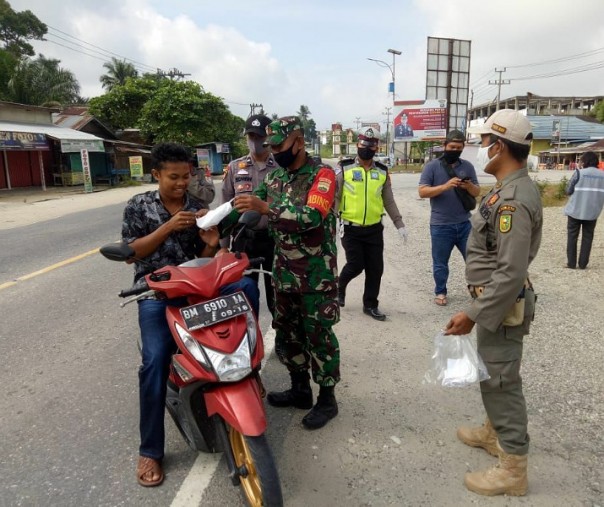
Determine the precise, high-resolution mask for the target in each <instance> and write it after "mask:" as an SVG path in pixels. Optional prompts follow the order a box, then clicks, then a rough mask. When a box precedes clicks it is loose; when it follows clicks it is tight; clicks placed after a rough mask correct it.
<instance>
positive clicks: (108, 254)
mask: <svg viewBox="0 0 604 507" xmlns="http://www.w3.org/2000/svg"><path fill="white" fill-rule="evenodd" d="M100 252H101V255H102V256H103V257H105V258H106V259H109V260H110V261H118V262H126V261H128V260H130V259H132V258H134V254H135V252H134V248H132V247H131V246H130V245H129V244H128V243H110V244H109V245H105V246H102V247H101V248H100Z"/></svg>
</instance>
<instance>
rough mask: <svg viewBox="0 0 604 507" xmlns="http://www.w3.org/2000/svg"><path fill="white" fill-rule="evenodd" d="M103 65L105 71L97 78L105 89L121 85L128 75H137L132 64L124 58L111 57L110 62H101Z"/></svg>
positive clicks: (124, 82)
mask: <svg viewBox="0 0 604 507" xmlns="http://www.w3.org/2000/svg"><path fill="white" fill-rule="evenodd" d="M103 67H104V68H106V69H107V73H106V74H103V75H102V76H101V77H100V78H99V80H100V81H101V84H102V85H103V88H105V89H106V90H111V89H113V87H115V86H118V85H120V86H123V85H124V84H126V79H128V78H129V77H138V72H137V71H136V69H135V68H134V65H132V64H131V63H129V62H127V61H126V60H118V59H117V58H114V57H112V58H111V61H110V62H105V63H104V64H103Z"/></svg>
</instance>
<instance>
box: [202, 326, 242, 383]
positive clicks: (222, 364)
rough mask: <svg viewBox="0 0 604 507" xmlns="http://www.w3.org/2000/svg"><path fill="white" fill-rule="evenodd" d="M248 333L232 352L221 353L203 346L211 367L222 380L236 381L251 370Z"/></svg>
mask: <svg viewBox="0 0 604 507" xmlns="http://www.w3.org/2000/svg"><path fill="white" fill-rule="evenodd" d="M249 342H250V340H249V337H248V333H246V334H245V336H244V337H243V340H241V343H240V344H239V347H237V350H235V351H234V352H233V353H232V354H223V353H222V352H218V351H216V350H213V349H210V348H208V347H204V350H205V353H206V354H207V356H208V359H209V360H210V363H212V367H213V368H214V371H215V372H216V375H218V378H219V379H220V380H221V381H222V382H236V381H237V380H241V379H242V378H244V377H247V376H248V375H249V374H250V373H251V372H252V366H251V364H252V358H251V352H250V343H249Z"/></svg>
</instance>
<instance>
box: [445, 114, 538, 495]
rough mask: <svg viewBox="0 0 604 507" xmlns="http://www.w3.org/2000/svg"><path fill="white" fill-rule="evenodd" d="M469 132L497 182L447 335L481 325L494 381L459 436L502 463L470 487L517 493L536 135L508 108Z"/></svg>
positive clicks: (523, 435) (523, 437) (482, 349)
mask: <svg viewBox="0 0 604 507" xmlns="http://www.w3.org/2000/svg"><path fill="white" fill-rule="evenodd" d="M470 132H471V133H477V134H481V137H482V147H481V148H480V150H479V153H478V156H477V160H478V166H479V167H480V166H481V165H482V166H483V167H484V171H485V172H486V173H488V174H492V175H493V176H495V177H496V178H497V183H496V185H495V187H494V188H493V189H492V190H491V191H490V192H489V193H488V194H487V195H486V196H485V197H484V199H483V200H482V202H481V204H480V208H479V210H478V212H476V213H475V214H474V215H473V217H472V231H471V233H470V238H469V240H468V245H467V262H466V279H467V282H468V288H469V289H470V294H471V295H472V298H473V301H472V304H471V305H470V306H469V307H468V308H467V309H466V310H465V311H463V312H459V313H457V314H456V315H454V316H453V317H452V318H451V320H450V321H449V323H448V324H447V326H446V334H453V335H462V334H468V333H470V332H471V330H472V328H473V326H474V324H475V323H476V324H477V329H476V331H477V337H478V352H479V354H480V356H481V357H482V359H483V360H484V362H485V364H486V366H487V369H488V371H489V375H490V377H491V378H490V379H489V380H486V381H484V382H481V384H480V390H481V394H482V401H483V405H484V408H485V411H486V414H487V420H486V422H485V423H484V425H483V426H481V427H478V428H469V427H461V428H459V429H458V431H457V436H458V438H459V439H460V440H461V441H462V442H463V443H465V444H467V445H470V446H472V447H482V448H483V449H485V450H486V451H487V452H488V453H489V454H492V455H494V456H498V457H499V463H498V465H497V466H495V467H493V468H490V469H488V470H484V471H479V472H473V473H468V474H466V476H465V481H464V482H465V485H466V487H467V488H468V489H469V490H471V491H474V492H475V493H478V494H482V495H489V496H491V495H501V494H507V495H514V496H520V495H524V494H526V491H527V489H528V478H527V453H528V448H529V436H528V433H527V413H526V405H525V401H524V395H523V393H522V379H521V377H520V363H521V360H522V345H523V337H524V336H525V335H526V334H528V333H529V327H530V323H531V321H532V319H533V314H534V311H535V299H536V298H535V293H534V291H533V287H532V285H531V282H530V281H529V278H528V267H529V265H530V263H531V262H532V260H533V259H534V258H535V256H536V255H537V252H538V250H539V245H540V243H541V229H542V225H543V209H542V206H541V198H540V195H539V191H538V189H537V187H536V185H535V184H534V183H533V181H532V180H531V179H530V178H529V176H528V170H527V167H526V159H527V157H528V154H529V150H530V144H531V140H532V138H533V134H532V132H531V126H530V123H529V121H528V120H527V119H526V117H525V116H523V115H522V114H520V113H519V112H517V111H513V110H510V109H502V110H499V111H497V112H496V113H494V114H493V115H492V116H491V117H489V118H488V119H487V121H486V123H485V124H484V125H483V126H482V127H479V128H477V129H475V130H472V129H470Z"/></svg>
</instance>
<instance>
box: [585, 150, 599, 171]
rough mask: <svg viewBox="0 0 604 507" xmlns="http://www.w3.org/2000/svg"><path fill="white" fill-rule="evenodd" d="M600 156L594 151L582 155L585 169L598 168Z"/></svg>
mask: <svg viewBox="0 0 604 507" xmlns="http://www.w3.org/2000/svg"><path fill="white" fill-rule="evenodd" d="M599 162H600V161H599V160H598V156H597V155H596V154H595V153H594V152H593V151H586V152H585V153H583V155H581V163H582V164H583V167H598V163H599Z"/></svg>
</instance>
